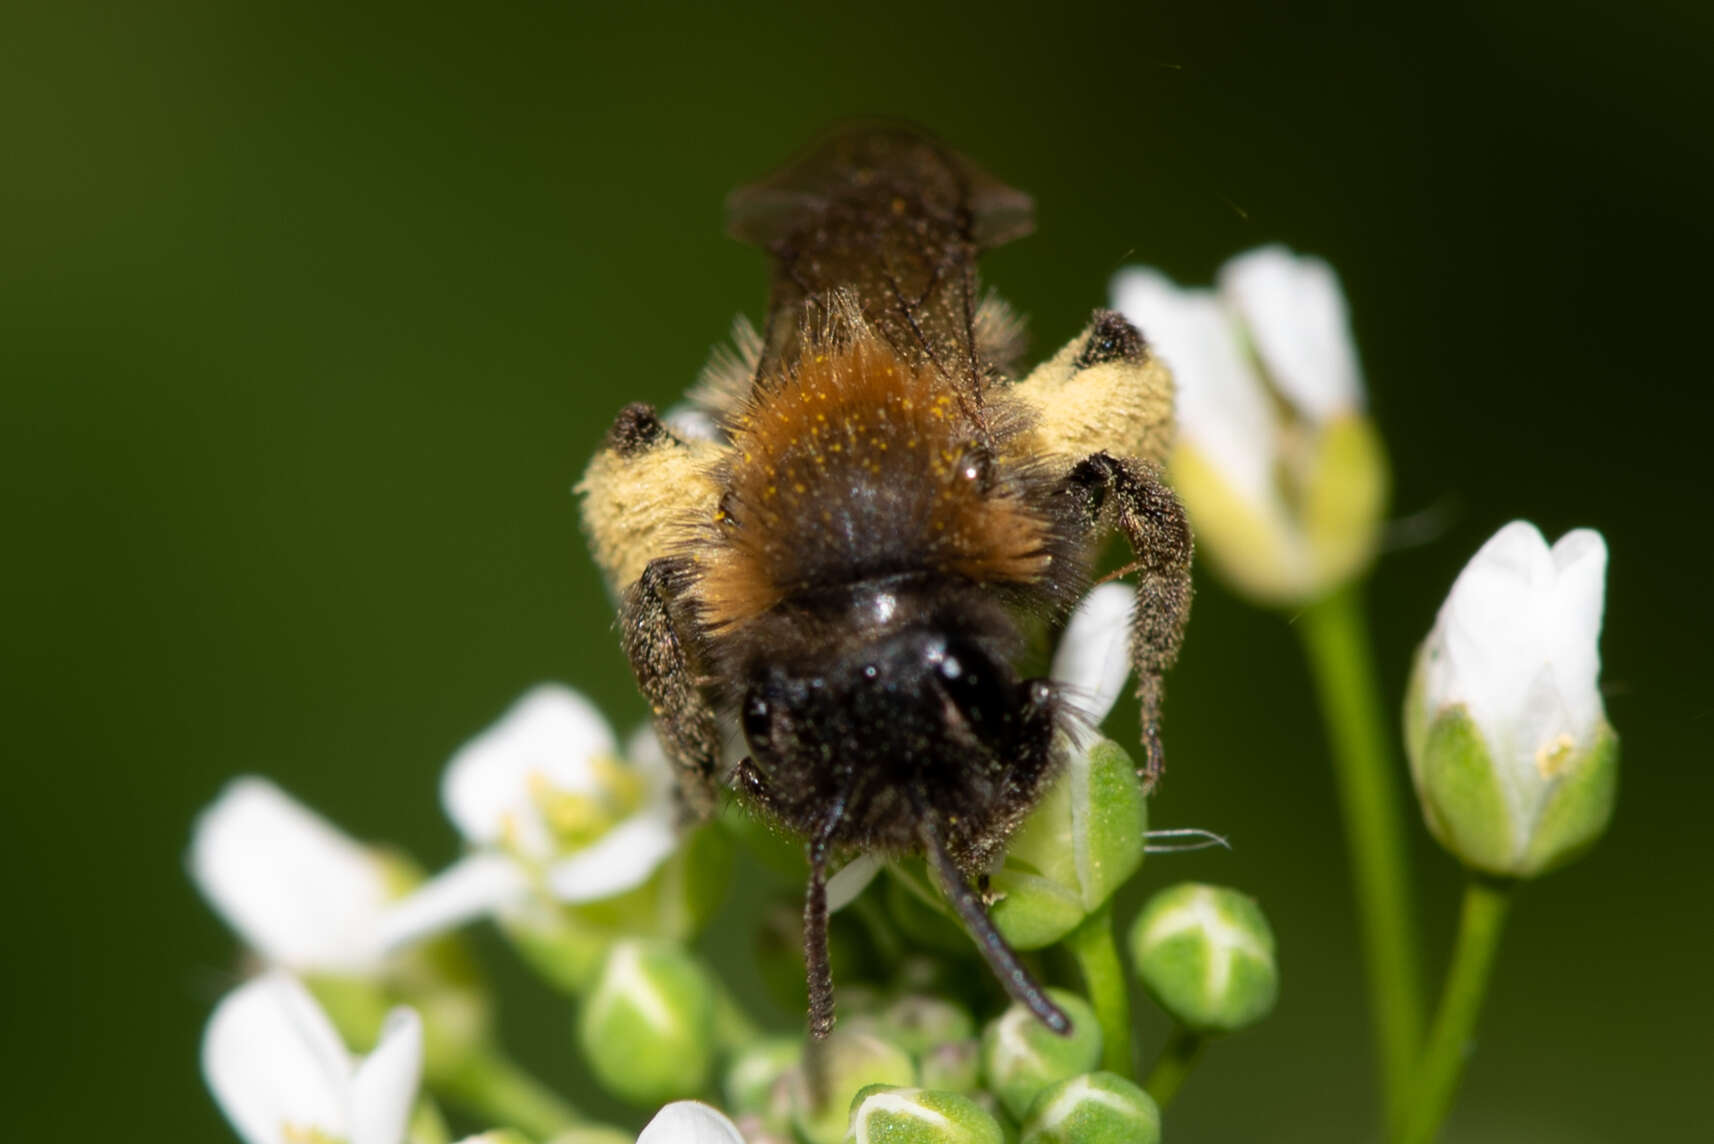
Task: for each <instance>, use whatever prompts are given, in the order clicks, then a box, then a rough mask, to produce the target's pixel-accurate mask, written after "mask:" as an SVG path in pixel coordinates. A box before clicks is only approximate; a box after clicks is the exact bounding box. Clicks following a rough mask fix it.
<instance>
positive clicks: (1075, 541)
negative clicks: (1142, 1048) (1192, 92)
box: [578, 126, 1191, 1037]
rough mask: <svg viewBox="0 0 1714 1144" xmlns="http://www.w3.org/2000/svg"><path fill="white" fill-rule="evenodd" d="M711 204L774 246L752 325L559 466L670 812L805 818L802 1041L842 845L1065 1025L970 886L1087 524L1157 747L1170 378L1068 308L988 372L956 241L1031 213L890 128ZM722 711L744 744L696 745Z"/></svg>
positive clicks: (1048, 702) (1001, 322) (1064, 718)
mask: <svg viewBox="0 0 1714 1144" xmlns="http://www.w3.org/2000/svg"><path fill="white" fill-rule="evenodd" d="M728 216H729V229H730V231H731V233H732V234H733V235H734V236H735V237H737V238H739V239H741V240H743V241H746V242H750V243H754V244H755V245H758V246H761V247H762V248H763V249H764V250H766V251H767V253H768V256H769V257H770V259H771V260H772V264H773V282H772V289H771V295H770V299H769V302H768V309H767V320H766V322H765V324H764V326H763V328H762V329H761V331H760V332H756V331H754V330H753V329H752V328H750V327H749V326H747V325H743V324H740V325H739V327H738V328H737V332H736V335H735V338H734V345H735V348H734V349H733V350H732V351H729V352H726V353H724V354H719V355H717V356H716V358H715V360H714V361H713V362H712V363H711V365H710V367H709V369H708V370H707V371H706V372H705V374H704V377H703V379H702V381H701V382H700V383H699V385H698V386H697V387H696V389H694V390H693V392H692V401H693V404H694V406H695V407H696V408H697V409H698V410H699V411H700V412H701V413H702V414H705V415H706V416H705V417H704V418H703V419H702V421H701V424H702V425H703V426H705V428H704V429H702V430H698V431H686V430H683V429H678V430H675V428H674V427H671V426H672V425H677V424H679V423H678V422H677V421H676V420H673V419H667V420H663V418H662V417H660V416H657V414H656V412H655V410H654V409H652V408H651V407H650V406H648V405H644V404H632V405H628V406H626V407H625V408H624V409H623V410H622V411H621V412H620V413H619V415H618V418H617V420H615V421H614V423H613V426H612V428H611V429H610V430H609V432H608V434H607V437H606V441H605V442H604V444H603V445H602V447H601V449H600V451H599V452H598V453H597V454H596V456H595V458H594V459H593V461H591V462H590V465H589V468H588V471H587V473H586V474H585V476H584V478H583V480H582V481H581V483H580V484H579V485H578V491H579V492H580V493H581V494H582V498H583V500H582V506H583V520H584V525H585V528H586V531H587V533H588V536H589V540H590V543H591V547H592V549H593V552H594V555H595V558H596V560H597V562H598V563H599V564H600V566H601V569H602V571H603V573H604V575H605V576H606V579H607V582H608V584H609V586H610V587H611V589H612V590H613V592H614V593H615V596H616V597H617V598H618V599H619V600H620V601H621V607H620V615H619V628H620V630H621V632H622V641H623V645H624V650H625V654H626V655H627V657H628V658H629V660H630V663H631V667H632V669H633V671H634V672H635V674H636V678H637V685H638V687H639V688H640V689H641V690H642V693H643V695H644V696H645V697H646V698H647V699H648V701H649V703H650V706H651V708H652V710H653V713H654V719H655V726H656V730H657V732H658V734H659V736H660V740H661V743H662V744H663V746H664V747H665V749H666V752H667V754H668V756H669V757H670V758H671V759H672V761H673V763H674V764H675V766H676V768H677V772H678V775H679V785H680V790H681V792H682V796H683V803H684V805H685V807H686V810H687V813H689V814H691V815H694V816H705V815H707V814H708V813H710V812H711V811H712V809H713V807H714V805H715V796H716V792H717V788H718V787H719V786H720V785H722V784H724V785H726V786H729V787H731V788H732V789H733V790H734V791H735V792H736V794H737V796H738V798H739V799H740V800H741V801H742V802H744V803H746V804H748V805H749V806H750V807H751V808H753V809H755V810H756V811H759V812H760V813H761V814H763V815H764V816H766V817H767V818H770V819H772V820H774V821H775V822H776V823H777V824H779V825H781V826H783V827H785V828H787V829H789V830H790V831H792V832H795V833H796V834H798V835H800V836H802V837H803V838H804V839H805V840H806V850H807V857H808V863H809V883H808V889H807V892H806V895H805V903H804V943H805V961H806V965H807V968H808V975H809V1024H810V1030H811V1033H812V1034H813V1035H814V1036H816V1037H824V1036H825V1035H826V1034H827V1033H828V1032H829V1031H830V1030H831V1028H832V1026H833V1017H834V1006H833V986H832V980H831V973H830V970H829V967H828V960H827V897H826V881H827V870H828V865H829V861H830V858H831V857H833V856H835V855H837V854H841V853H860V852H879V853H882V854H888V855H901V854H921V855H923V856H924V858H925V859H926V861H927V864H928V867H929V869H930V870H931V871H932V873H933V875H934V877H935V879H936V880H937V882H938V883H939V884H940V885H941V887H942V889H943V891H944V892H945V893H946V895H947V897H948V900H949V901H950V903H951V904H952V905H953V906H954V908H955V909H956V911H957V913H958V915H959V917H960V918H961V919H962V921H963V922H964V924H965V926H966V928H967V929H968V930H969V931H970V933H971V935H972V936H973V938H974V939H975V941H976V944H977V946H978V948H979V949H980V950H981V952H982V954H983V956H984V957H985V959H986V960H987V961H988V963H989V965H990V966H991V967H992V968H993V969H994V971H995V972H996V974H997V975H998V977H999V979H1000V981H1001V983H1002V984H1003V985H1004V986H1005V988H1006V989H1007V991H1008V992H1009V993H1010V994H1011V995H1012V996H1013V997H1014V998H1016V999H1017V1000H1020V1001H1022V1002H1023V1003H1024V1004H1026V1005H1027V1006H1029V1007H1030V1009H1031V1010H1032V1011H1034V1012H1035V1014H1036V1015H1037V1016H1038V1017H1040V1018H1041V1019H1042V1020H1043V1021H1044V1022H1045V1023H1047V1024H1048V1025H1049V1027H1051V1028H1054V1029H1056V1030H1059V1031H1064V1030H1066V1029H1068V1028H1069V1023H1068V1021H1067V1019H1066V1017H1065V1015H1064V1013H1063V1012H1062V1011H1061V1010H1060V1009H1059V1008H1058V1007H1057V1006H1055V1005H1054V1004H1053V1002H1052V1001H1051V1000H1049V999H1048V998H1047V996H1046V995H1045V994H1044V993H1043V991H1042V990H1041V988H1040V987H1039V986H1038V985H1037V983H1036V982H1035V981H1034V980H1033V979H1032V978H1031V976H1030V974H1029V973H1028V972H1027V971H1026V969H1025V968H1024V967H1023V966H1022V965H1021V964H1020V963H1019V961H1018V959H1017V957H1016V956H1015V955H1014V953H1013V951H1012V950H1011V949H1010V948H1009V947H1008V946H1007V944H1006V942H1005V940H1004V939H1003V938H1002V937H1001V936H1000V935H999V933H998V932H997V931H996V930H995V929H994V927H993V925H992V924H991V923H990V921H989V919H988V916H987V911H986V908H985V905H984V902H983V900H982V897H981V894H980V892H979V890H978V889H977V888H976V886H975V885H973V882H975V883H977V884H980V882H981V880H982V877H983V874H984V872H985V871H986V870H988V869H989V868H990V867H991V866H992V864H993V863H994V862H995V861H996V860H997V859H998V857H999V856H1000V854H1001V851H1002V849H1003V847H1004V845H1005V842H1006V839H1007V838H1008V836H1009V835H1010V834H1011V832H1012V831H1013V830H1014V829H1015V828H1016V826H1017V825H1018V823H1019V822H1020V821H1021V820H1022V818H1023V817H1024V816H1025V815H1026V813H1027V812H1028V811H1029V810H1030V808H1031V807H1032V806H1033V805H1034V804H1035V803H1036V801H1037V800H1038V798H1039V797H1040V795H1041V794H1042V792H1043V791H1044V789H1045V787H1046V785H1047V784H1048V782H1049V781H1050V780H1051V779H1052V777H1053V776H1054V774H1055V771H1056V762H1057V759H1058V753H1059V752H1061V751H1063V750H1064V747H1063V743H1064V742H1065V737H1064V736H1062V735H1061V734H1059V732H1060V731H1061V730H1063V729H1064V727H1065V725H1066V723H1067V722H1068V721H1069V720H1071V719H1072V718H1074V717H1075V716H1074V715H1073V713H1072V712H1071V710H1070V707H1069V704H1067V703H1066V702H1064V699H1063V697H1062V696H1061V695H1060V694H1059V693H1058V692H1057V691H1056V689H1055V686H1054V684H1053V683H1052V682H1051V681H1049V680H1047V679H1041V678H1033V679H1026V678H1021V677H1020V672H1019V671H1018V669H1017V668H1016V666H1015V665H1016V663H1017V662H1018V661H1019V660H1020V658H1021V657H1022V656H1023V655H1024V653H1025V651H1026V647H1027V644H1028V638H1027V634H1028V633H1029V632H1030V631H1033V630H1037V629H1039V628H1040V627H1041V626H1042V625H1046V626H1047V627H1049V628H1051V627H1053V626H1055V625H1059V624H1063V622H1064V620H1065V618H1066V616H1067V615H1068V614H1069V612H1070V610H1071V608H1072V606H1073V605H1074V604H1075V603H1076V601H1077V600H1078V599H1080V598H1081V596H1082V595H1083V594H1084V593H1085V592H1086V591H1087V590H1088V588H1089V587H1090V584H1091V581H1092V579H1093V565H1094V562H1095V559H1096V556H1097V552H1098V549H1099V548H1100V546H1101V544H1102V542H1103V541H1104V540H1105V539H1106V538H1107V537H1108V536H1110V535H1111V534H1113V533H1114V532H1117V533H1119V534H1121V535H1122V536H1123V537H1124V538H1125V539H1126V540H1127V541H1128V542H1129V545H1130V549H1131V552H1132V554H1133V560H1132V562H1131V563H1130V564H1129V565H1128V566H1127V567H1126V568H1124V569H1122V570H1121V571H1122V572H1124V573H1131V572H1134V573H1135V574H1136V576H1137V588H1138V606H1137V609H1136V613H1135V621H1134V628H1133V630H1132V632H1131V654H1132V659H1133V662H1134V666H1135V669H1136V678H1137V697H1138V699H1139V701H1140V702H1141V706H1142V726H1143V751H1144V760H1145V761H1144V770H1145V775H1146V778H1147V779H1148V781H1150V782H1152V781H1153V780H1154V779H1155V778H1156V777H1157V776H1158V775H1159V774H1160V772H1161V767H1162V751H1161V742H1160V731H1159V721H1160V704H1161V679H1162V675H1163V673H1164V672H1165V671H1166V670H1167V669H1168V667H1169V666H1170V665H1171V664H1172V662H1173V659H1174V658H1175V656H1176V655H1177V652H1178V648H1179V643H1180V639H1181V636H1182V633H1183V630H1184V625H1185V620H1186V617H1187V615H1188V612H1189V606H1190V595H1191V593H1190V563H1191V535H1190V530H1189V527H1188V525H1187V523H1186V520H1185V514H1184V510H1183V508H1182V506H1181V505H1180V504H1179V501H1178V499H1177V497H1175V496H1174V494H1173V493H1172V491H1171V490H1170V489H1169V488H1168V487H1167V486H1166V484H1165V483H1164V482H1163V480H1162V477H1161V470H1160V465H1161V464H1162V462H1163V461H1164V459H1165V456H1166V452H1167V449H1168V446H1169V444H1170V440H1171V436H1172V429H1173V388H1172V379H1171V376H1170V374H1169V373H1168V371H1167V369H1166V367H1165V366H1164V365H1163V364H1162V363H1161V362H1160V361H1159V360H1158V359H1157V358H1156V357H1155V356H1154V355H1153V354H1152V353H1151V352H1150V350H1149V347H1148V344H1147V343H1146V342H1145V341H1144V339H1143V337H1142V336H1141V335H1140V334H1139V333H1138V331H1137V330H1136V329H1135V328H1133V327H1132V326H1131V324H1130V323H1129V322H1127V321H1126V320H1125V319H1124V318H1123V317H1121V316H1120V315H1119V314H1117V313H1114V312H1113V311H1110V310H1097V311H1095V313H1094V315H1093V318H1092V319H1091V321H1090V323H1089V325H1088V327H1087V328H1085V329H1084V330H1083V331H1082V332H1081V333H1079V334H1078V335H1077V336H1076V337H1075V338H1073V339H1072V341H1071V342H1070V344H1068V345H1067V346H1065V348H1064V349H1062V350H1060V351H1059V352H1058V353H1057V354H1055V355H1054V356H1053V357H1052V358H1050V359H1049V360H1048V361H1047V362H1045V363H1044V364H1042V365H1040V366H1038V367H1037V368H1036V369H1035V370H1033V371H1032V372H1030V373H1029V374H1028V375H1027V376H1025V377H1022V378H1021V379H1019V378H1017V377H1016V374H1015V371H1014V365H1015V359H1016V357H1017V356H1018V353H1019V350H1020V343H1021V337H1020V332H1021V328H1020V323H1019V322H1018V320H1017V319H1016V317H1015V316H1014V315H1013V314H1012V312H1011V311H1010V310H1009V309H1008V308H1007V307H1006V306H1005V304H1004V303H1002V302H1000V301H999V300H998V299H997V298H994V297H991V296H990V297H986V298H984V297H981V296H980V295H979V287H978V284H977V276H976V261H977V256H978V254H979V253H980V252H981V251H983V250H984V249H987V248H990V247H993V246H997V245H999V244H1001V243H1005V242H1008V241H1010V240H1012V239H1014V238H1018V237H1021V236H1022V235H1024V234H1027V233H1028V232H1029V231H1030V230H1031V229H1032V226H1033V221H1032V203H1031V200H1030V199H1029V198H1028V196H1026V195H1024V194H1023V193H1021V192H1019V191H1016V190H1014V189H1012V188H1010V187H1008V186H1006V185H1004V184H1003V183H1001V182H1000V181H998V180H997V179H996V178H994V177H993V176H991V175H989V174H988V173H987V172H985V171H983V170H982V169H980V168H979V167H977V166H976V165H975V164H973V163H971V162H970V161H969V160H967V159H965V158H963V157H962V156H961V155H959V154H957V153H955V152H953V151H952V150H950V149H948V148H947V147H946V146H944V145H943V144H941V143H940V142H939V141H937V140H936V139H934V138H931V137H929V136H927V135H925V134H923V133H920V132H917V131H915V130H911V129H906V128H900V127H893V126H886V127H872V126H865V127H856V128H851V129H847V130H845V131H843V132H840V133H837V134H835V135H832V136H830V137H829V138H827V139H825V140H824V141H823V142H821V143H820V144H819V145H817V146H815V147H814V148H812V149H811V150H809V151H808V152H807V153H805V154H803V155H802V156H800V157H799V158H798V159H797V160H796V161H794V162H792V163H790V164H788V165H787V166H785V167H784V168H783V169H781V170H779V171H778V172H777V173H775V174H774V175H772V176H770V177H769V178H766V179H764V180H763V181H761V182H758V183H755V184H752V185H750V186H747V187H743V188H741V189H739V190H738V191H736V192H734V193H733V194H732V196H731V197H730V198H729V200H728ZM669 422H670V424H669ZM690 424H691V425H692V427H693V428H694V426H695V424H696V419H694V418H693V419H691V420H690ZM727 733H730V735H731V737H732V738H733V739H734V740H736V739H737V737H738V735H739V733H741V736H742V744H743V746H742V747H741V748H737V749H734V750H731V751H723V750H722V744H723V741H724V740H725V738H726V735H727ZM723 759H724V760H726V761H724V762H723Z"/></svg>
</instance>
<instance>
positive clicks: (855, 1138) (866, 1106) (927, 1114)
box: [845, 1085, 1005, 1144]
mask: <svg viewBox="0 0 1714 1144" xmlns="http://www.w3.org/2000/svg"><path fill="white" fill-rule="evenodd" d="M845 1140H846V1144H1004V1142H1005V1135H1004V1133H1002V1132H1001V1130H1000V1124H999V1121H997V1120H995V1119H994V1118H993V1117H992V1116H990V1115H988V1113H987V1112H986V1111H984V1110H983V1108H982V1106H981V1105H979V1104H977V1103H976V1102H975V1101H973V1100H971V1099H970V1098H969V1097H966V1096H960V1095H959V1094H958V1093H955V1092H935V1091H932V1090H930V1089H922V1088H894V1087H892V1086H890V1085H870V1086H869V1087H867V1088H865V1089H864V1090H863V1091H861V1092H859V1093H858V1094H857V1098H856V1100H854V1101H853V1102H852V1104H851V1130H850V1131H849V1132H848V1133H847V1134H846V1136H845Z"/></svg>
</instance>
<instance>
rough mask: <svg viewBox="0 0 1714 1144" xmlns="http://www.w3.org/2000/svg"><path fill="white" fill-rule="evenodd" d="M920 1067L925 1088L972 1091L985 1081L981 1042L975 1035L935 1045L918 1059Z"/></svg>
mask: <svg viewBox="0 0 1714 1144" xmlns="http://www.w3.org/2000/svg"><path fill="white" fill-rule="evenodd" d="M917 1071H918V1073H919V1074H920V1075H921V1079H922V1085H923V1087H924V1088H935V1089H940V1090H942V1091H943V1092H971V1091H973V1090H974V1089H975V1088H976V1086H977V1085H979V1084H981V1083H982V1042H980V1041H978V1040H976V1039H975V1038H974V1037H972V1038H970V1039H969V1040H965V1041H946V1042H944V1043H942V1044H938V1045H935V1046H933V1047H932V1048H930V1049H928V1050H926V1051H925V1052H924V1053H923V1054H922V1056H921V1057H920V1058H919V1059H918V1061H917Z"/></svg>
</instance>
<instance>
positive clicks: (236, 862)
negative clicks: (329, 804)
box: [189, 776, 391, 975]
mask: <svg viewBox="0 0 1714 1144" xmlns="http://www.w3.org/2000/svg"><path fill="white" fill-rule="evenodd" d="M189 866H190V875H191V879H192V880H193V881H194V882H195V883H196V886H197V889H199V890H201V891H202V894H203V896H204V897H205V898H207V899H208V901H209V903H210V904H211V905H212V906H213V907H214V908H215V910H216V912H218V913H219V914H220V916H221V917H222V918H223V919H224V920H225V921H226V923H227V924H228V925H230V926H231V927H232V928H233V929H234V930H236V931H237V932H238V935H239V936H240V937H241V938H243V940H244V942H245V944H246V945H248V946H250V947H251V948H252V949H254V950H255V951H256V952H257V953H258V954H260V955H261V956H262V957H263V958H264V959H265V960H267V961H268V962H270V963H272V964H275V965H279V966H284V967H285V968H287V969H291V970H294V971H297V972H305V973H308V972H323V973H340V974H348V975H363V974H368V973H371V972H373V971H374V970H376V969H377V968H378V966H379V963H380V953H381V950H380V945H379V941H378V933H377V929H376V926H377V922H378V920H379V918H380V915H381V911H382V909H383V908H384V907H385V905H386V903H387V900H388V898H389V897H390V896H391V895H390V893H389V886H388V879H387V875H386V870H385V867H384V866H383V864H382V862H381V860H380V859H379V858H377V857H376V856H375V855H374V854H373V853H371V852H370V851H369V850H368V849H367V848H365V847H364V846H362V845H360V844H359V843H358V842H356V841H354V840H353V839H351V838H349V837H347V836H346V835H345V834H343V833H342V832H341V831H340V830H339V829H338V828H337V827H335V826H334V825H333V824H332V823H330V822H328V821H327V820H326V819H324V818H322V817H321V816H319V815H317V814H316V813H315V812H314V811H312V810H310V809H309V808H308V807H306V806H304V805H303V804H302V803H299V802H297V801H296V800H295V799H293V798H292V797H291V796H290V795H288V794H286V793H285V792H284V791H282V790H281V789H280V788H279V787H277V786H275V785H274V784H273V783H271V782H269V781H267V780H266V779H262V778H256V777H254V776H246V777H243V778H237V779H234V780H232V781H231V782H230V783H228V784H227V785H226V788H225V789H224V790H223V791H221V792H220V795H219V797H218V798H216V799H215V800H214V802H213V803H212V804H211V805H210V806H209V807H208V808H207V809H206V810H204V811H203V812H202V814H200V815H199V816H198V817H197V820H196V826H195V828H194V830H193V832H192V836H191V848H190V855H189Z"/></svg>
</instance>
